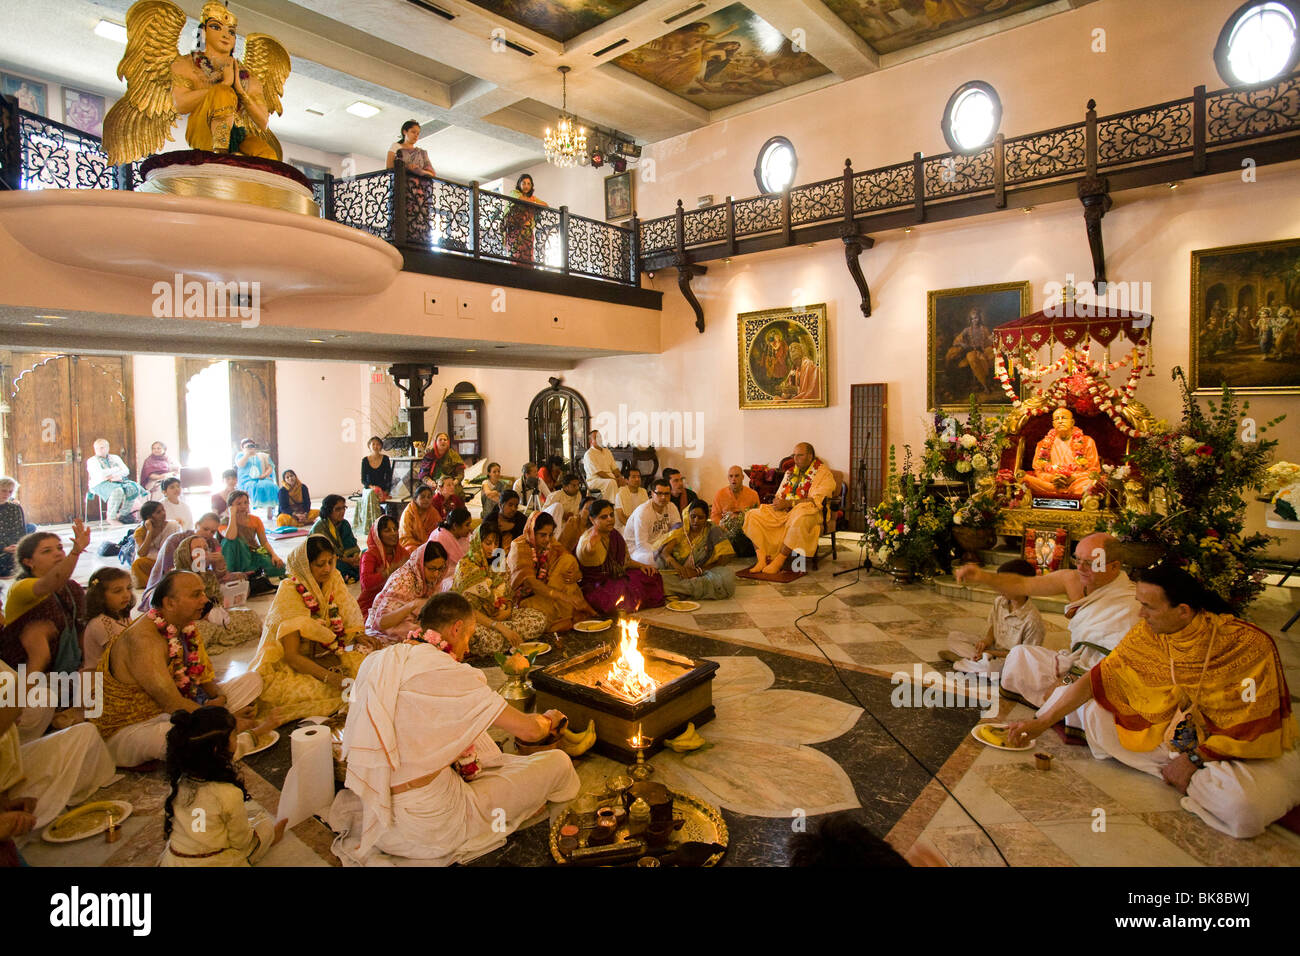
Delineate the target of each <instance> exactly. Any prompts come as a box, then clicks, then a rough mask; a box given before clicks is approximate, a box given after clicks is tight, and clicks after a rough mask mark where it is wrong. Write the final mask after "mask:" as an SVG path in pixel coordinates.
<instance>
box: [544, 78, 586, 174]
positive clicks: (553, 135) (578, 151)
mask: <svg viewBox="0 0 1300 956" xmlns="http://www.w3.org/2000/svg"><path fill="white" fill-rule="evenodd" d="M559 71H560V80H561V83H562V84H563V91H564V98H563V100H562V101H561V108H560V118H559V120H557V121H556V124H555V129H554V130H553V131H552V129H551V128H550V127H549V126H548V127H546V139H545V144H546V161H547V162H548V163H550V164H551V165H552V166H559V167H560V168H562V169H563V168H566V167H569V166H576V165H578V163H579V161H581V160H584V159H586V158H587V131H586V130H585V129H583V128H582V127H581V126H579V125H578V122H577V120H575V119H574V118H573V117H572V116H570V115H569V83H568V74H569V67H567V66H562V67H559Z"/></svg>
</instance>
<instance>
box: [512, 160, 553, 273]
mask: <svg viewBox="0 0 1300 956" xmlns="http://www.w3.org/2000/svg"><path fill="white" fill-rule="evenodd" d="M510 195H511V196H512V197H513V198H514V199H516V200H519V201H518V202H512V203H510V209H509V210H508V211H507V212H506V214H505V217H504V218H503V219H502V221H501V232H502V237H503V238H504V239H505V246H506V255H507V256H508V257H510V258H511V259H514V260H515V261H516V262H532V261H533V257H534V252H533V233H534V231H535V230H534V221H535V219H536V216H537V214H536V212H534V211H533V209H531V208H530V207H529V206H528V205H527V204H528V203H532V204H534V205H537V206H545V205H546V203H544V202H542V200H540V199H538V198H537V195H536V193H535V192H534V187H533V177H532V176H529V175H528V174H527V173H524V174H523V175H521V176H520V177H519V178H518V179H516V180H515V188H514V189H513V190H512V191H511V193H510Z"/></svg>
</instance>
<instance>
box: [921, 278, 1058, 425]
mask: <svg viewBox="0 0 1300 956" xmlns="http://www.w3.org/2000/svg"><path fill="white" fill-rule="evenodd" d="M1032 310H1033V295H1032V293H1031V291H1030V285H1029V281H1028V280H1025V281H1023V282H998V283H994V284H992V285H976V286H967V287H965V288H960V289H936V290H933V291H931V292H930V294H929V301H928V307H927V310H926V347H925V355H926V368H925V370H926V391H925V394H926V401H927V402H928V403H929V404H928V405H927V407H928V408H934V409H941V410H943V411H966V410H967V409H969V408H970V397H971V395H974V396H975V398H976V400H977V402H978V404H979V406H980V408H981V409H986V410H989V411H995V410H997V409H999V408H1008V407H1010V405H1011V399H1010V398H1008V397H1007V395H1006V392H1004V391H1003V390H1002V386H1001V385H1000V384H999V383H998V380H997V376H996V374H995V373H994V371H993V347H992V341H993V332H994V331H996V330H997V329H998V328H1000V327H1001V326H1003V325H1005V324H1006V323H1008V322H1014V321H1015V320H1016V319H1018V318H1020V317H1021V316H1025V315H1028V314H1029V313H1030V312H1031V311H1032ZM975 313H978V314H979V320H978V321H977V320H976V318H975ZM978 326H982V327H983V328H982V330H980V329H979V328H978ZM980 342H982V343H983V344H982V345H980V347H979V348H969V347H967V346H968V343H980ZM1013 384H1014V383H1013Z"/></svg>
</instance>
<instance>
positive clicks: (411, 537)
mask: <svg viewBox="0 0 1300 956" xmlns="http://www.w3.org/2000/svg"><path fill="white" fill-rule="evenodd" d="M441 520H442V516H441V515H440V514H439V513H438V509H437V508H435V507H434V506H433V489H432V488H430V487H429V486H428V485H421V486H420V487H418V488H416V489H415V494H414V495H413V496H412V498H411V500H410V501H409V502H408V503H407V505H406V510H404V511H403V512H402V524H401V527H400V530H399V531H398V541H399V542H400V543H401V545H402V547H403V548H405V549H406V550H407V551H414V550H415V549H416V548H418V547H419V546H420V545H422V544H424V542H426V541H428V540H429V535H431V534H433V532H434V530H435V529H437V527H438V522H439V521H441Z"/></svg>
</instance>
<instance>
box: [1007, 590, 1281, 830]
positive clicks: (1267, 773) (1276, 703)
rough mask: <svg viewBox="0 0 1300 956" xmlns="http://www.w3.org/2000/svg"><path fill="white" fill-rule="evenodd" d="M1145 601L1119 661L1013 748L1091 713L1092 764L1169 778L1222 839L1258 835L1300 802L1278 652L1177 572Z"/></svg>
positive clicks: (1076, 688) (1014, 736)
mask: <svg viewBox="0 0 1300 956" xmlns="http://www.w3.org/2000/svg"><path fill="white" fill-rule="evenodd" d="M1137 599H1138V603H1139V604H1141V605H1142V610H1141V612H1140V613H1139V616H1140V617H1141V620H1140V621H1139V622H1138V623H1137V624H1136V625H1135V626H1134V627H1133V629H1132V630H1130V631H1129V632H1128V634H1126V635H1125V636H1124V639H1123V640H1122V641H1120V642H1119V645H1118V646H1116V648H1115V650H1114V651H1112V652H1111V654H1110V656H1108V657H1106V658H1104V659H1103V660H1102V661H1101V662H1100V663H1098V664H1097V665H1096V666H1095V667H1093V668H1092V670H1091V671H1089V673H1088V680H1080V681H1076V682H1075V683H1074V684H1072V685H1070V688H1069V690H1068V691H1067V692H1066V693H1065V694H1064V695H1063V696H1062V697H1061V698H1059V699H1058V700H1057V702H1056V704H1055V706H1053V707H1051V708H1050V709H1048V710H1047V711H1046V712H1044V713H1043V714H1042V716H1040V717H1038V718H1037V719H1035V720H1030V721H1026V722H1024V723H1013V724H1011V725H1010V726H1009V727H1008V728H1007V742H1008V743H1009V744H1012V745H1019V744H1022V743H1024V742H1026V741H1027V740H1029V739H1032V738H1034V737H1037V736H1038V735H1039V734H1040V733H1042V732H1043V731H1044V730H1046V729H1047V728H1048V727H1050V726H1052V724H1053V723H1055V722H1056V721H1057V720H1059V719H1060V718H1061V717H1062V716H1063V715H1065V714H1067V713H1069V712H1071V711H1072V710H1074V709H1075V708H1077V707H1081V706H1083V705H1084V704H1087V706H1086V707H1085V708H1084V723H1085V726H1086V728H1087V733H1088V746H1089V747H1091V748H1092V753H1093V756H1094V757H1096V758H1097V759H1099V760H1103V759H1105V758H1107V757H1114V758H1115V759H1116V760H1119V761H1120V762H1121V763H1125V764H1128V765H1129V766H1130V767H1134V768H1136V769H1138V770H1141V771H1143V772H1144V773H1149V774H1152V775H1153V776H1159V777H1162V778H1163V779H1164V781H1165V782H1166V783H1168V784H1169V785H1170V786H1172V787H1174V788H1176V789H1177V790H1178V791H1179V792H1180V793H1183V794H1185V796H1184V797H1183V801H1182V805H1183V809H1185V810H1189V811H1191V812H1192V813H1195V814H1196V815H1197V816H1199V817H1200V818H1201V819H1202V820H1204V821H1205V822H1206V823H1208V824H1209V825H1210V826H1212V827H1213V828H1214V829H1216V830H1219V831H1220V832H1222V833H1226V834H1228V835H1229V836H1234V837H1238V838H1247V837H1253V836H1258V835H1259V834H1261V833H1263V832H1264V830H1265V828H1267V827H1268V825H1269V824H1270V823H1272V822H1273V821H1274V820H1276V819H1278V818H1279V817H1281V816H1283V815H1285V814H1286V813H1287V811H1288V810H1290V809H1291V808H1292V807H1294V806H1296V805H1297V804H1300V749H1297V747H1296V741H1297V737H1298V736H1300V730H1297V727H1296V721H1295V717H1294V716H1292V713H1291V697H1290V692H1289V691H1288V690H1287V685H1286V677H1285V675H1284V673H1283V671H1282V661H1281V658H1280V657H1279V656H1278V651H1277V645H1275V644H1274V643H1273V639H1272V638H1271V637H1270V636H1269V635H1268V634H1266V633H1265V632H1264V631H1261V630H1260V629H1259V628H1257V627H1254V626H1253V625H1250V624H1248V623H1246V622H1245V621H1243V620H1240V619H1239V618H1236V617H1233V616H1232V615H1231V614H1221V613H1217V612H1218V611H1219V610H1221V609H1226V605H1224V604H1223V602H1222V601H1221V600H1220V599H1219V598H1217V597H1216V596H1215V595H1213V594H1210V593H1208V592H1206V591H1205V589H1203V588H1202V587H1201V586H1200V585H1199V584H1198V583H1197V582H1196V581H1195V580H1194V579H1193V578H1192V577H1191V576H1190V575H1188V574H1187V573H1186V572H1184V571H1181V570H1179V569H1177V568H1173V567H1168V566H1164V565H1162V566H1159V567H1156V568H1153V569H1151V570H1150V571H1146V572H1143V574H1142V580H1141V582H1140V583H1139V584H1138V585H1137ZM1089 701H1091V703H1089Z"/></svg>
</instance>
